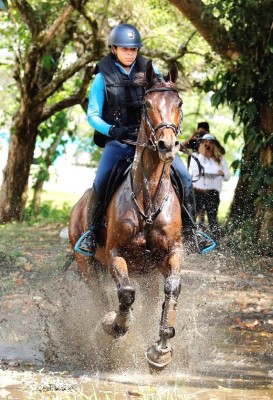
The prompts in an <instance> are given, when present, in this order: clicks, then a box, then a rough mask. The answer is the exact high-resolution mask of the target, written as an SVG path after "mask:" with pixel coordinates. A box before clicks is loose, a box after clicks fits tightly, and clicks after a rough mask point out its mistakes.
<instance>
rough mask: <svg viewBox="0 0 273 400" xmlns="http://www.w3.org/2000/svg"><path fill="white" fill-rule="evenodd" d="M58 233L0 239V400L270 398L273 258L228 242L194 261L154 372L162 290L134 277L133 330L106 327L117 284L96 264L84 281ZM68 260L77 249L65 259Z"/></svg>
mask: <svg viewBox="0 0 273 400" xmlns="http://www.w3.org/2000/svg"><path fill="white" fill-rule="evenodd" d="M59 231H60V227H59V226H50V227H44V228H39V229H38V228H34V227H32V228H30V227H26V226H9V227H5V228H1V230H0V235H1V240H0V274H1V312H0V360H1V363H0V399H2V398H3V399H4V398H6V399H20V400H23V399H70V398H71V399H109V400H112V399H115V400H119V399H131V398H140V399H144V400H145V399H146V400H147V399H162V400H163V399H164V400H168V399H169V400H171V399H179V400H180V399H181V400H182V399H183V400H186V399H187V400H190V399H201V400H206V399H209V400H216V399H217V400H218V399H225V400H226V399H254V400H255V399H257V400H258V399H259V400H264V399H273V354H272V348H273V341H272V338H273V307H272V299H273V292H272V286H273V276H272V273H273V260H272V258H259V257H255V256H253V255H252V254H240V255H237V256H236V257H235V256H234V252H232V251H231V249H229V248H228V247H227V246H225V245H224V246H223V247H222V248H220V249H218V250H217V251H214V252H212V253H210V254H207V255H203V256H201V255H198V254H195V255H190V256H185V260H184V265H183V271H182V291H181V295H180V298H179V304H178V321H177V329H176V336H175V338H174V339H173V342H172V345H173V348H174V355H173V361H172V363H171V364H170V365H169V366H167V367H166V368H164V369H163V370H162V371H155V370H151V369H150V368H149V366H148V365H147V362H146V359H145V356H144V354H145V351H146V350H147V348H148V347H149V346H151V345H152V344H153V343H154V341H155V340H157V339H158V326H159V319H160V312H161V304H162V301H163V283H162V280H161V279H160V278H159V277H158V276H156V275H153V276H152V275H144V276H142V277H141V278H137V279H136V278H132V282H133V284H134V286H135V288H136V301H135V304H134V309H133V319H132V322H131V327H130V330H129V332H128V334H127V335H126V336H125V337H123V338H120V339H112V338H111V337H109V336H108V335H107V334H106V333H104V331H103V330H102V328H101V319H102V317H103V316H104V315H105V313H106V312H108V311H111V310H113V309H115V308H116V307H117V298H116V292H115V287H114V284H113V282H112V281H111V279H109V277H108V275H107V274H105V273H102V272H101V271H100V270H99V269H97V268H96V267H94V275H96V279H94V282H93V283H91V285H90V286H88V285H86V284H85V283H84V282H83V280H82V279H81V278H80V277H79V275H78V274H77V270H76V266H75V264H74V263H72V264H71V265H70V266H69V268H68V269H66V270H64V269H63V265H64V263H65V261H66V258H65V255H66V253H67V252H68V251H69V245H68V242H67V241H66V240H64V239H61V238H60V236H59ZM67 254H68V253H67Z"/></svg>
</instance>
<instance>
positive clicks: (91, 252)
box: [74, 229, 96, 257]
mask: <svg viewBox="0 0 273 400" xmlns="http://www.w3.org/2000/svg"><path fill="white" fill-rule="evenodd" d="M90 234H93V229H88V230H87V231H86V232H84V233H83V234H82V236H81V237H80V238H79V240H78V241H77V243H76V244H75V247H74V250H75V251H77V252H78V253H80V254H84V255H85V256H89V257H94V255H95V253H96V246H94V247H95V248H94V251H87V250H82V249H81V248H80V245H81V243H82V241H83V240H84V239H85V238H86V236H88V235H90Z"/></svg>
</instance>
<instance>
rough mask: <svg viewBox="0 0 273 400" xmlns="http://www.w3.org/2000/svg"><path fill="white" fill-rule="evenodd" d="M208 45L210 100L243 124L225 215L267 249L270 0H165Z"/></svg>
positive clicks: (272, 187) (272, 87)
mask: <svg viewBox="0 0 273 400" xmlns="http://www.w3.org/2000/svg"><path fill="white" fill-rule="evenodd" d="M170 2H171V3H172V4H173V5H175V6H176V7H177V8H178V9H179V10H180V11H181V12H182V14H183V15H184V16H186V18H188V19H189V21H191V23H192V24H193V25H194V26H195V28H196V29H197V31H198V32H199V33H200V34H201V35H202V36H203V37H204V39H205V40H206V41H207V42H208V44H209V45H210V46H211V48H212V50H213V51H214V53H215V58H214V60H211V62H210V66H211V70H212V74H211V77H209V79H207V81H206V82H205V84H204V88H205V89H206V90H207V91H213V92H214V94H213V96H212V104H213V105H214V106H215V107H218V106H219V105H220V104H223V103H226V104H228V105H229V106H230V107H231V108H232V110H233V112H234V116H235V117H237V118H238V119H239V122H240V123H241V124H242V125H243V137H244V147H243V155H242V160H241V163H240V178H239V182H238V185H237V188H236V191H235V196H234V200H233V204H232V207H231V212H230V216H229V224H230V226H231V227H233V228H237V229H238V228H240V229H241V228H242V227H243V229H242V233H243V237H244V238H246V237H247V236H248V235H249V226H250V225H251V226H252V234H253V239H254V240H257V239H258V243H259V244H260V245H261V246H262V247H263V248H264V249H266V251H267V252H269V253H270V251H271V252H272V234H273V207H272V205H273V166H272V151H273V134H272V132H273V74H272V62H273V32H272V29H273V23H272V9H273V0H264V1H257V0H226V1H222V0H208V1H205V0H204V1H201V0H191V1H188V0H170Z"/></svg>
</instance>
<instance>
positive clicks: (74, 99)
mask: <svg viewBox="0 0 273 400" xmlns="http://www.w3.org/2000/svg"><path fill="white" fill-rule="evenodd" d="M93 72H94V67H86V69H85V71H84V77H83V79H82V84H81V87H80V88H79V90H78V92H77V93H74V94H73V95H71V96H69V97H67V98H66V99H63V100H61V101H59V102H57V103H55V104H52V105H51V106H49V107H44V110H43V113H42V116H41V121H45V120H47V119H48V118H50V117H51V116H52V115H54V114H55V113H56V112H58V111H61V110H64V109H65V108H67V107H72V106H75V105H76V104H83V103H84V100H85V97H86V92H87V89H88V86H89V83H90V80H91V78H92V75H93Z"/></svg>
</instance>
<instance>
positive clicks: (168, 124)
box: [143, 87, 183, 151]
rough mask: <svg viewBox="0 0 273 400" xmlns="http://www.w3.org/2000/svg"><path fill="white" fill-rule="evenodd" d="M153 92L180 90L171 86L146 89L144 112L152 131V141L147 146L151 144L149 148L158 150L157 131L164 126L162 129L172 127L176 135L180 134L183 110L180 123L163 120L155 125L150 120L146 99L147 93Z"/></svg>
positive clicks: (150, 139)
mask: <svg viewBox="0 0 273 400" xmlns="http://www.w3.org/2000/svg"><path fill="white" fill-rule="evenodd" d="M152 92H176V93H178V91H177V89H175V88H171V87H157V88H156V87H155V88H151V89H148V90H146V92H145V94H144V102H143V112H144V117H145V120H146V122H147V125H148V127H149V129H150V132H151V136H150V138H149V142H151V145H149V144H147V147H148V146H149V148H151V149H152V150H154V151H156V150H157V143H158V140H157V139H156V132H157V131H158V130H159V129H162V128H163V129H162V131H163V130H164V129H172V130H173V132H174V134H175V136H178V134H179V132H180V127H181V124H182V121H183V113H182V110H181V111H180V117H179V122H178V125H175V124H173V123H171V122H164V121H162V122H160V123H159V124H158V125H156V126H153V125H152V123H151V121H150V118H149V115H148V112H147V105H146V99H145V98H146V96H147V94H149V93H152ZM181 101H182V100H181Z"/></svg>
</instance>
